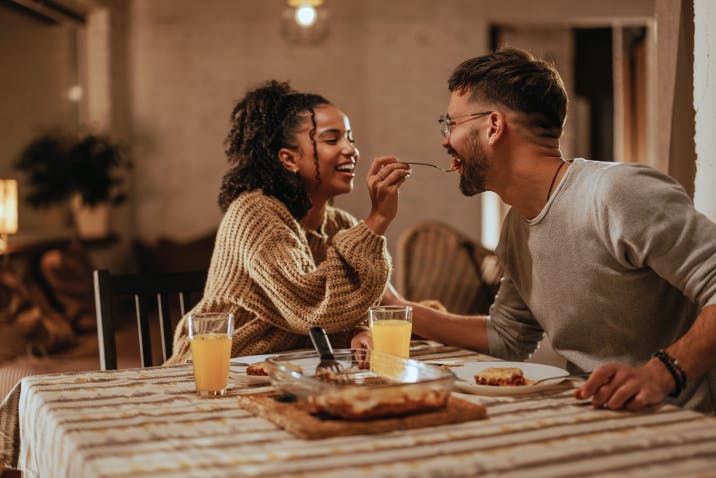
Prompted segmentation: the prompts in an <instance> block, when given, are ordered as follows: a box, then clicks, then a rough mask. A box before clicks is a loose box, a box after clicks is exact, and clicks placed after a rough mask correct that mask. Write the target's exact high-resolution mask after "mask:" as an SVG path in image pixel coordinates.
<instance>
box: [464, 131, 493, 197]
mask: <svg viewBox="0 0 716 478" xmlns="http://www.w3.org/2000/svg"><path fill="white" fill-rule="evenodd" d="M461 159H462V174H461V175H460V191H462V193H463V194H464V195H465V196H474V195H475V194H480V193H482V192H485V191H486V190H487V189H486V187H485V178H486V177H487V172H488V171H489V169H490V166H489V164H488V162H487V156H486V155H485V151H484V150H483V149H482V144H481V143H480V141H479V140H478V139H477V133H474V135H471V136H470V144H469V151H468V153H467V154H466V155H464V156H461Z"/></svg>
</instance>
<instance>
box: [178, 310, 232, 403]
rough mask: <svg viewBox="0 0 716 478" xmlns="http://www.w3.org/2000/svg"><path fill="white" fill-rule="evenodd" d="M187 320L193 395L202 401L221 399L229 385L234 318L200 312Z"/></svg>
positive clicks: (224, 313)
mask: <svg viewBox="0 0 716 478" xmlns="http://www.w3.org/2000/svg"><path fill="white" fill-rule="evenodd" d="M188 320H189V344H190V346H191V360H192V364H193V365H194V382H195V383H196V392H197V394H199V395H200V396H202V397H222V396H224V395H225V394H226V389H227V386H228V384H229V360H230V359H231V334H232V333H233V331H234V315H233V314H231V313H229V312H199V313H195V314H191V315H189V319H188Z"/></svg>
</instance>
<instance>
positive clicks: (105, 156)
mask: <svg viewBox="0 0 716 478" xmlns="http://www.w3.org/2000/svg"><path fill="white" fill-rule="evenodd" d="M131 166H132V165H131V162H130V161H129V160H128V159H126V153H125V148H124V147H123V146H121V145H120V144H118V143H115V142H113V141H112V140H111V139H110V138H109V137H108V136H107V135H104V134H96V133H88V134H83V135H80V136H75V135H70V134H67V133H63V132H49V133H44V134H42V135H40V136H39V137H37V138H36V139H34V140H33V141H32V142H30V144H28V145H27V147H25V149H24V150H23V151H22V153H21V155H20V159H19V160H18V161H17V162H16V163H15V167H16V168H17V169H18V170H20V171H22V172H25V173H26V174H27V175H28V186H29V188H30V191H29V192H28V193H27V194H26V195H25V200H26V201H27V203H28V204H30V205H31V206H32V207H35V208H43V207H48V206H51V205H54V204H62V203H66V202H67V201H70V202H71V207H72V211H73V213H74V219H75V226H76V227H77V232H78V234H79V235H80V236H81V237H101V236H105V235H107V233H108V228H109V221H108V206H110V205H116V204H121V203H122V202H124V201H125V200H126V197H127V196H126V193H125V190H124V189H123V186H124V182H125V174H126V172H127V171H128V170H129V169H131Z"/></svg>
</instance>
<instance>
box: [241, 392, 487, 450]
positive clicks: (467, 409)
mask: <svg viewBox="0 0 716 478" xmlns="http://www.w3.org/2000/svg"><path fill="white" fill-rule="evenodd" d="M279 396H280V393H277V392H275V391H274V392H267V393H257V394H253V395H239V396H238V397H237V398H238V400H239V406H240V407H241V408H243V409H244V410H246V411H248V412H251V413H253V414H254V415H257V416H259V417H261V418H265V419H266V420H269V421H270V422H272V423H274V424H276V425H278V426H279V427H281V428H283V429H284V430H286V431H287V432H289V433H291V434H292V435H295V436H297V437H299V438H304V439H306V440H315V439H319V438H328V437H335V436H346V435H367V434H372V433H384V432H390V431H395V430H409V429H413V428H423V427H429V426H437V425H446V424H449V423H461V422H467V421H471V420H480V419H483V418H486V417H487V411H486V410H485V407H483V406H482V405H478V404H475V403H471V402H468V401H466V400H462V399H460V398H457V397H453V396H451V397H450V399H449V400H448V404H447V407H445V408H441V409H440V410H435V411H430V412H424V413H415V414H412V415H407V416H403V417H390V418H379V419H374V420H362V421H351V420H342V419H339V418H326V417H319V416H316V415H312V414H311V413H309V411H308V405H307V404H306V403H303V402H284V401H279V400H276V397H279Z"/></svg>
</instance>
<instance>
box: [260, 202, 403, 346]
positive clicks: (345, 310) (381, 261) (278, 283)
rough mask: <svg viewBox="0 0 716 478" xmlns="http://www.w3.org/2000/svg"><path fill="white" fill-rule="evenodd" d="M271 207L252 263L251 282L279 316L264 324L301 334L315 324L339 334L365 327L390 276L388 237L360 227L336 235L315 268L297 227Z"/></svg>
mask: <svg viewBox="0 0 716 478" xmlns="http://www.w3.org/2000/svg"><path fill="white" fill-rule="evenodd" d="M272 204H273V206H274V207H272V208H269V209H267V210H265V211H264V216H265V217H266V218H267V220H266V225H265V227H264V228H263V232H262V234H261V237H260V240H259V241H257V243H256V244H254V245H252V247H251V248H250V249H251V251H250V256H249V258H248V259H249V262H248V270H249V274H250V276H251V278H252V279H253V280H254V281H255V282H256V284H258V286H259V287H260V288H261V290H262V292H263V295H264V297H265V298H266V299H267V300H268V301H270V302H271V304H272V307H273V308H275V309H276V310H278V311H279V314H278V315H276V314H274V315H269V316H266V317H262V319H263V320H265V321H267V322H269V323H271V325H273V326H275V327H277V328H279V329H282V330H286V331H288V332H291V333H295V334H302V335H306V334H308V332H309V329H310V328H311V327H312V326H315V325H318V326H321V327H323V328H324V329H326V331H327V332H329V333H334V332H339V331H344V330H346V329H349V328H350V327H352V326H354V325H355V324H356V323H358V322H360V321H361V320H362V319H363V318H364V315H365V314H366V311H367V309H368V308H369V307H370V306H371V305H373V304H374V303H376V302H377V301H378V300H380V297H381V295H382V293H383V291H384V289H385V286H386V284H387V281H388V278H389V276H390V269H391V264H390V258H389V255H388V252H387V248H386V243H385V238H384V237H383V236H379V235H376V234H375V233H373V232H372V231H371V230H370V229H369V228H368V227H367V226H366V225H365V224H363V223H359V224H356V225H355V226H353V227H350V228H348V229H345V230H341V231H339V232H337V233H336V234H335V235H333V236H332V238H331V240H330V244H329V246H328V248H327V251H326V257H325V260H323V261H322V262H320V264H316V263H315V261H314V258H313V256H312V254H311V250H310V248H309V247H308V243H307V241H306V239H305V236H304V235H303V234H302V232H301V230H300V228H297V224H298V223H296V222H295V221H294V220H293V218H291V217H287V216H286V215H287V214H288V211H287V210H285V208H283V207H282V206H280V207H276V204H275V202H274V203H272Z"/></svg>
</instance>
